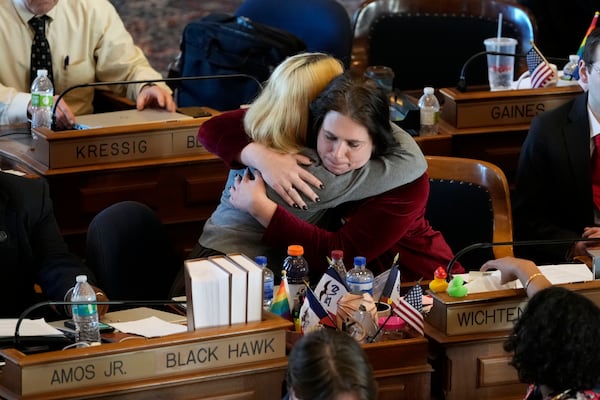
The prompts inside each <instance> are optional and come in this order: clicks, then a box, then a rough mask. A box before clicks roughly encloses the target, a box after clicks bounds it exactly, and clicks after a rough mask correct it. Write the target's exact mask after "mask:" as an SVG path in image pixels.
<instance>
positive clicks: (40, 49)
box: [29, 15, 54, 84]
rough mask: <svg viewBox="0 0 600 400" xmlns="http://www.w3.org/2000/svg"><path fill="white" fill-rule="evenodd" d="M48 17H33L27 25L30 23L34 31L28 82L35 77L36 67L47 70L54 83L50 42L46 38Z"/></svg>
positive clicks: (31, 81)
mask: <svg viewBox="0 0 600 400" xmlns="http://www.w3.org/2000/svg"><path fill="white" fill-rule="evenodd" d="M48 18H49V17H48V16H47V15H42V16H41V17H33V18H31V19H30V20H29V25H31V27H32V28H33V32H34V36H33V42H32V43H31V70H30V76H29V78H30V79H29V80H30V82H29V83H30V84H31V83H33V80H34V79H35V78H36V77H37V70H38V69H46V70H48V78H50V80H51V81H52V83H54V77H53V75H52V56H51V55H50V44H49V43H48V40H47V39H46V20H47V19H48Z"/></svg>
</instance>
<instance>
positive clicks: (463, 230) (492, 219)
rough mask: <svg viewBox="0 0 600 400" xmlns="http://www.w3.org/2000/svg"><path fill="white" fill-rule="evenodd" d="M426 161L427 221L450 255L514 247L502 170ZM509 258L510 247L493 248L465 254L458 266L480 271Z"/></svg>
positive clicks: (452, 160) (468, 162) (476, 163)
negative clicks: (480, 246)
mask: <svg viewBox="0 0 600 400" xmlns="http://www.w3.org/2000/svg"><path fill="white" fill-rule="evenodd" d="M426 158H427V162H428V165H429V168H428V171H427V172H428V174H429V181H430V184H431V192H430V194H429V201H428V203H427V211H426V217H427V219H428V220H429V222H430V224H431V226H433V228H434V229H436V230H439V231H440V232H442V234H443V235H444V238H445V239H446V241H447V242H448V244H449V245H450V247H451V248H452V250H453V251H454V253H456V252H458V251H459V250H461V249H463V248H465V247H467V246H469V245H471V244H474V243H481V242H485V243H490V242H495V243H497V242H512V240H513V229H512V212H511V202H510V192H509V187H508V182H507V180H506V176H505V175H504V173H503V172H502V170H501V169H500V168H498V167H497V166H496V165H494V164H491V163H488V162H486V161H480V160H474V159H469V158H459V157H443V156H427V157H426ZM512 255H513V247H512V246H497V247H492V248H491V249H477V250H473V251H470V252H467V253H465V254H464V255H463V256H462V257H460V258H459V260H458V261H459V262H460V263H461V264H462V265H463V266H464V267H465V268H466V269H471V270H478V269H479V267H480V266H481V265H482V264H483V263H484V262H485V261H487V260H490V259H493V258H500V257H504V256H512Z"/></svg>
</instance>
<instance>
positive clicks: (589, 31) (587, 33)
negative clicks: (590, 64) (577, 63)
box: [577, 11, 600, 58]
mask: <svg viewBox="0 0 600 400" xmlns="http://www.w3.org/2000/svg"><path fill="white" fill-rule="evenodd" d="M598 15H600V11H596V12H595V13H594V17H593V18H592V22H591V23H590V27H589V28H588V30H587V32H586V33H585V36H584V37H583V40H582V41H581V44H580V45H579V50H577V55H578V56H579V58H581V55H582V54H583V48H584V47H585V42H586V41H587V38H588V36H590V33H592V31H593V30H594V29H595V28H596V23H597V22H598Z"/></svg>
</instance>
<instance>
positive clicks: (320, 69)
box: [244, 53, 344, 153]
mask: <svg viewBox="0 0 600 400" xmlns="http://www.w3.org/2000/svg"><path fill="white" fill-rule="evenodd" d="M343 71H344V68H343V65H342V63H341V62H340V61H339V60H337V59H336V58H333V57H331V56H329V55H326V54H323V53H302V54H297V55H294V56H291V57H288V58H287V59H285V60H284V61H283V62H282V63H281V64H279V65H278V66H277V68H275V70H274V71H273V73H272V74H271V76H270V77H269V80H268V81H267V84H266V85H265V88H264V89H263V90H262V92H261V93H260V95H259V96H258V97H257V98H256V100H254V102H252V104H251V106H250V109H249V110H248V111H247V113H246V116H245V118H244V128H245V130H246V132H247V133H248V134H249V135H250V137H252V139H253V140H254V141H255V142H258V143H261V144H264V145H266V146H268V147H270V148H272V149H274V150H280V151H284V152H292V153H294V152H297V151H298V150H300V148H302V147H303V146H305V144H306V134H307V130H308V124H309V122H308V120H309V118H308V115H309V114H308V106H309V104H310V102H311V101H313V100H314V99H315V97H317V94H319V93H320V92H321V91H322V90H323V89H324V88H325V86H327V84H328V83H329V82H330V81H331V80H332V79H333V78H335V77H336V76H338V75H340V74H341V73H342V72H343Z"/></svg>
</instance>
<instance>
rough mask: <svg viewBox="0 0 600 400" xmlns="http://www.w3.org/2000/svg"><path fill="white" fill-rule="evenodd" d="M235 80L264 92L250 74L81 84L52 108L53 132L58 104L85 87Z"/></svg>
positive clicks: (68, 90)
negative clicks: (245, 81) (249, 82)
mask: <svg viewBox="0 0 600 400" xmlns="http://www.w3.org/2000/svg"><path fill="white" fill-rule="evenodd" d="M234 78H238V79H240V78H243V79H250V80H253V81H254V82H256V84H257V86H258V88H259V90H262V88H263V86H262V83H260V82H259V80H258V79H256V78H255V77H254V76H252V75H248V74H230V75H201V76H181V77H176V78H157V79H144V80H136V81H114V82H89V83H80V84H78V85H73V86H69V87H68V88H66V89H65V90H64V91H63V92H62V93H61V94H60V95H59V96H58V97H57V98H56V101H55V102H54V105H53V106H52V126H51V129H52V130H56V107H58V103H59V102H60V101H61V100H62V98H63V97H65V95H66V94H67V93H69V92H70V91H72V90H75V89H79V88H84V87H96V86H116V85H135V84H138V83H156V82H181V81H202V80H208V79H234Z"/></svg>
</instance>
